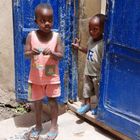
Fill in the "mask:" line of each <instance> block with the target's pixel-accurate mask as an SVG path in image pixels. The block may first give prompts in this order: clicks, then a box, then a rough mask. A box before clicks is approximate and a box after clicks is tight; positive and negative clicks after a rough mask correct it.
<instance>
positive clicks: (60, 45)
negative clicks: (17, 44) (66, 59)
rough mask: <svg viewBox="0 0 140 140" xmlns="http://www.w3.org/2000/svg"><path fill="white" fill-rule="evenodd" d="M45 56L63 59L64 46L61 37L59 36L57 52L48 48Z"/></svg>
mask: <svg viewBox="0 0 140 140" xmlns="http://www.w3.org/2000/svg"><path fill="white" fill-rule="evenodd" d="M43 54H44V55H51V56H52V57H54V58H55V59H58V60H59V59H61V58H62V57H63V54H64V45H63V43H62V41H61V38H60V36H58V40H57V46H56V49H55V51H51V49H50V48H46V49H45V50H44V51H43Z"/></svg>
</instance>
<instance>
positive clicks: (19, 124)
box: [0, 111, 114, 140]
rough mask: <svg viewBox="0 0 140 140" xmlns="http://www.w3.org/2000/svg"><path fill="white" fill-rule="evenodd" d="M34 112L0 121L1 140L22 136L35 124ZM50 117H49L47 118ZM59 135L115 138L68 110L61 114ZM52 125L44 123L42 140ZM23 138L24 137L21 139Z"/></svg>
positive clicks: (64, 139)
mask: <svg viewBox="0 0 140 140" xmlns="http://www.w3.org/2000/svg"><path fill="white" fill-rule="evenodd" d="M33 118H34V114H33V113H32V112H31V113H28V114H25V115H23V116H19V117H15V118H10V119H7V120H4V121H1V122H0V130H1V131H0V140H7V139H8V138H9V137H13V139H12V140H17V139H14V136H20V135H21V134H22V133H23V131H27V130H28V129H29V128H30V127H31V126H33V124H34V119H33ZM47 119H49V117H48V118H47ZM58 125H59V135H58V137H57V138H56V140H92V139H94V140H114V138H113V137H112V136H110V135H108V134H106V133H104V132H103V131H101V130H100V129H99V128H97V127H94V126H93V125H90V124H89V123H87V122H85V121H84V120H81V119H80V118H78V117H77V116H75V115H74V114H73V113H72V112H71V111H68V112H66V113H64V114H62V115H60V116H59V119H58ZM49 127H50V121H48V122H45V123H43V131H42V132H41V136H40V140H43V138H44V137H45V136H46V133H47V131H48V130H49ZM19 140H23V139H19Z"/></svg>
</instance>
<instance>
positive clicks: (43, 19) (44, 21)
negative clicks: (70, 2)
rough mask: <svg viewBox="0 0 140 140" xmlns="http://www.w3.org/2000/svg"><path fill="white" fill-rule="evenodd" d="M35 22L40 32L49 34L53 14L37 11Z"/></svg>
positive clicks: (48, 11) (42, 10)
mask: <svg viewBox="0 0 140 140" xmlns="http://www.w3.org/2000/svg"><path fill="white" fill-rule="evenodd" d="M35 22H36V23H37V24H38V26H39V29H40V30H41V31H43V32H45V33H49V32H50V31H51V28H52V26H53V12H52V11H51V10H49V9H41V8H40V9H38V11H37V13H36V19H35Z"/></svg>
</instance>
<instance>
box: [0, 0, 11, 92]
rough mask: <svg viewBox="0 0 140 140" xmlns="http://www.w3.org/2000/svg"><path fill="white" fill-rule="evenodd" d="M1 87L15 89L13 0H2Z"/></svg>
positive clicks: (0, 25)
mask: <svg viewBox="0 0 140 140" xmlns="http://www.w3.org/2000/svg"><path fill="white" fill-rule="evenodd" d="M0 17H1V20H0V88H1V89H3V90H8V91H13V90H14V50H13V23H12V22H13V21H12V0H1V1H0Z"/></svg>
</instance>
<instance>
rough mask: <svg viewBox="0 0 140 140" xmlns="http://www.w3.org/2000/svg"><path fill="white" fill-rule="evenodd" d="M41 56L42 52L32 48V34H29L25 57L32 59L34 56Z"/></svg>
mask: <svg viewBox="0 0 140 140" xmlns="http://www.w3.org/2000/svg"><path fill="white" fill-rule="evenodd" d="M39 54H40V52H39V51H38V50H37V49H32V48H31V33H29V34H28V36H27V39H26V45H25V52H24V55H25V56H26V57H29V58H31V57H32V56H33V55H39Z"/></svg>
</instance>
